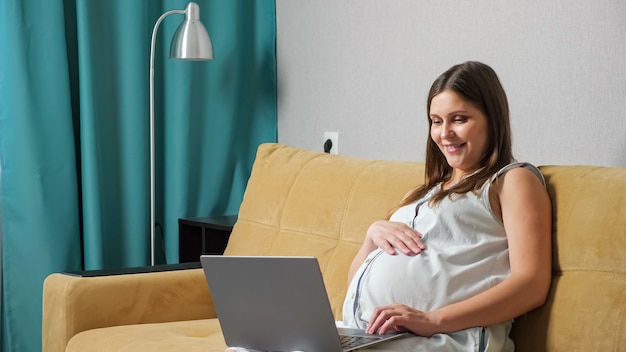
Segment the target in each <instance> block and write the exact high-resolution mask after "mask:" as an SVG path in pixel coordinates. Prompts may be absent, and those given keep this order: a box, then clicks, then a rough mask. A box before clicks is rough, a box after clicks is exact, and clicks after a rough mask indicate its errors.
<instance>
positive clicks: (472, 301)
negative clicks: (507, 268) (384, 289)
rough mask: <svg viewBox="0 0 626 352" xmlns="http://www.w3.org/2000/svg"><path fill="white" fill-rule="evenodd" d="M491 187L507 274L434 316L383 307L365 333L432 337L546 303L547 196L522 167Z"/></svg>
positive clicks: (399, 307) (504, 318)
mask: <svg viewBox="0 0 626 352" xmlns="http://www.w3.org/2000/svg"><path fill="white" fill-rule="evenodd" d="M494 186H495V189H494V191H496V192H497V195H498V197H497V198H498V200H499V202H498V203H499V208H500V209H501V214H502V221H503V223H504V227H505V230H506V233H507V239H508V243H509V260H510V264H511V276H509V277H508V278H506V279H505V280H503V281H502V282H501V283H500V284H498V285H496V286H494V287H493V288H491V289H489V290H486V291H484V292H482V293H480V294H478V295H476V296H474V297H471V298H469V299H467V300H464V301H461V302H457V303H454V304H451V305H448V306H445V307H442V308H441V309H438V310H435V311H432V312H420V311H416V310H414V309H412V308H410V307H407V306H404V305H399V304H395V305H390V306H386V307H381V308H379V309H377V310H376V312H375V313H374V316H373V317H372V321H371V323H370V327H368V332H376V331H378V332H380V333H385V332H386V331H389V330H407V329H408V330H410V331H413V332H414V333H416V334H418V335H422V336H431V335H433V334H435V333H440V332H442V333H446V332H452V331H458V330H462V329H466V328H470V327H474V326H489V325H493V324H497V323H501V322H504V321H507V320H510V319H513V318H515V317H517V316H519V315H521V314H523V313H525V312H528V311H529V310H532V309H534V308H536V307H538V306H540V305H542V304H543V303H544V302H545V299H546V297H547V294H548V290H549V288H550V280H551V253H552V252H551V224H552V218H551V216H552V211H551V205H550V198H549V197H548V193H547V191H546V189H545V187H544V185H543V184H542V183H541V181H540V180H539V179H538V178H537V176H536V175H534V174H533V173H532V172H531V171H529V170H526V169H523V168H518V169H513V170H511V171H509V172H507V173H506V174H505V176H503V177H501V178H500V181H499V182H498V183H496V184H494ZM496 208H497V207H496Z"/></svg>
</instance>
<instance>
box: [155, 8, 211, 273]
mask: <svg viewBox="0 0 626 352" xmlns="http://www.w3.org/2000/svg"><path fill="white" fill-rule="evenodd" d="M172 14H181V15H185V21H184V22H183V23H182V24H181V25H180V26H179V27H178V29H177V30H176V33H175V34H174V38H172V43H171V46H170V59H178V60H196V61H198V60H212V59H213V44H212V43H211V38H210V37H209V34H208V33H207V31H206V29H205V28H204V25H203V24H202V22H201V21H200V7H199V6H198V4H196V3H195V2H190V3H189V4H187V7H186V8H185V10H170V11H167V12H165V13H163V14H162V15H161V17H159V19H158V20H157V21H156V23H155V25H154V29H153V30H152V42H151V45H150V265H155V257H156V249H155V244H156V236H155V228H156V216H155V208H156V206H155V152H154V48H155V46H156V36H157V32H158V29H159V25H160V24H161V22H163V20H164V19H165V17H167V16H169V15H172Z"/></svg>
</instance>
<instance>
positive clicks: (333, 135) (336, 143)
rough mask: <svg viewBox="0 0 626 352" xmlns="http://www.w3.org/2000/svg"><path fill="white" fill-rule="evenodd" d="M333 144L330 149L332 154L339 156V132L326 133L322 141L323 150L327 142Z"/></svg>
mask: <svg viewBox="0 0 626 352" xmlns="http://www.w3.org/2000/svg"><path fill="white" fill-rule="evenodd" d="M329 139H330V141H331V142H332V143H333V145H332V147H331V148H330V154H335V155H337V154H339V132H324V140H323V141H322V150H324V144H325V143H326V141H327V140H329Z"/></svg>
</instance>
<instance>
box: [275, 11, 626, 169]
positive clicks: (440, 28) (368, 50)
mask: <svg viewBox="0 0 626 352" xmlns="http://www.w3.org/2000/svg"><path fill="white" fill-rule="evenodd" d="M276 21H277V60H278V141H279V142H280V143H283V144H288V145H293V146H297V147H301V148H305V149H312V150H320V151H321V150H322V143H323V133H324V131H337V132H339V153H340V154H344V155H350V156H357V157H367V158H378V159H388V160H412V161H423V160H424V150H425V147H424V146H425V138H426V137H427V133H428V132H427V123H426V112H425V110H426V107H425V99H426V94H427V91H428V89H429V88H430V84H431V83H432V81H433V80H434V79H435V78H436V77H437V76H438V75H439V74H440V73H441V72H443V71H444V70H446V69H447V68H449V67H450V66H452V65H454V64H457V63H460V62H463V61H467V60H478V61H482V62H485V63H487V64H489V65H491V66H492V67H493V68H494V69H495V70H496V72H497V73H498V74H499V76H500V79H501V80H502V83H503V85H504V88H505V89H506V91H507V94H508V97H509V103H510V107H511V119H512V122H511V123H512V128H513V144H514V152H515V156H516V157H517V159H519V160H524V161H530V162H533V163H535V164H538V165H546V164H589V165H606V166H626V118H625V115H626V97H624V96H625V95H626V94H625V93H626V59H625V58H626V2H624V1H618V0H612V1H611V0H587V1H583V0H576V1H574V0H572V1H565V0H554V1H545V0H543V1H538V0H526V1H512V0H505V1H451V0H444V1H435V0H423V1H407V0H394V1H377V0H361V1H337V0H299V1H294V0H277V1H276Z"/></svg>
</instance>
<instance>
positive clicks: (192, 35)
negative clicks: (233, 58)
mask: <svg viewBox="0 0 626 352" xmlns="http://www.w3.org/2000/svg"><path fill="white" fill-rule="evenodd" d="M170 59H178V60H212V59H213V44H212V43H211V38H210V37H209V33H207V31H206V28H204V25H203V24H202V22H201V21H200V8H199V7H198V4H196V3H194V2H190V3H189V4H188V5H187V8H186V9H185V21H183V23H181V25H180V26H179V27H178V29H177V30H176V33H175V34H174V38H172V44H171V46H170Z"/></svg>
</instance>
